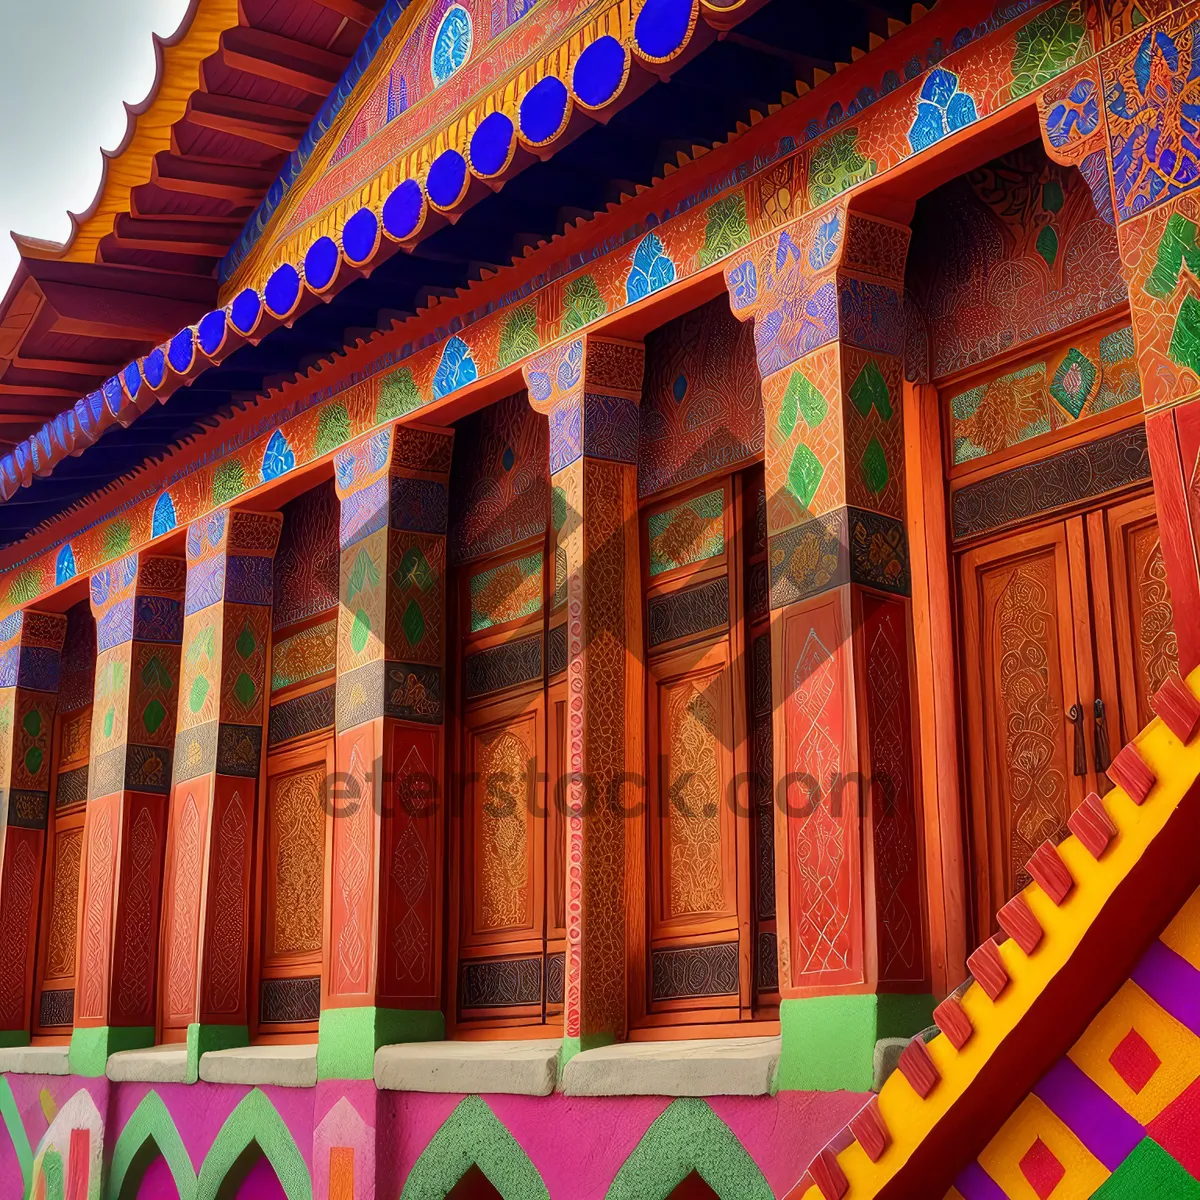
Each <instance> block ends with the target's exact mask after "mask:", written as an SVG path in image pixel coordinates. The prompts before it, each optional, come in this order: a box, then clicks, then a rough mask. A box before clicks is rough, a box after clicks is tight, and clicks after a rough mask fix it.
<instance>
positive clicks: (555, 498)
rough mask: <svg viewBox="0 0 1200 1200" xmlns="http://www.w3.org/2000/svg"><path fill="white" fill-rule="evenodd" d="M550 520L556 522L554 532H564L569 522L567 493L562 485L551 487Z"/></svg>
mask: <svg viewBox="0 0 1200 1200" xmlns="http://www.w3.org/2000/svg"><path fill="white" fill-rule="evenodd" d="M550 520H551V521H553V522H554V532H555V533H562V528H563V526H564V525H565V524H566V523H567V493H566V491H565V489H564V488H562V487H561V486H557V485H556V486H555V487H553V488H551V489H550Z"/></svg>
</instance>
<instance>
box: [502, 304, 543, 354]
mask: <svg viewBox="0 0 1200 1200" xmlns="http://www.w3.org/2000/svg"><path fill="white" fill-rule="evenodd" d="M540 349H541V343H540V342H539V341H538V333H537V309H536V308H534V306H533V305H532V304H522V305H521V307H520V308H518V309H515V310H514V311H513V313H512V315H511V316H510V317H509V318H508V320H507V321H505V322H504V328H503V329H502V330H501V331H500V365H501V366H502V367H507V366H511V365H512V364H513V363H515V362H519V361H520V360H521V359H523V358H527V357H528V356H529V355H531V354H536V353H537V352H538V351H539V350H540Z"/></svg>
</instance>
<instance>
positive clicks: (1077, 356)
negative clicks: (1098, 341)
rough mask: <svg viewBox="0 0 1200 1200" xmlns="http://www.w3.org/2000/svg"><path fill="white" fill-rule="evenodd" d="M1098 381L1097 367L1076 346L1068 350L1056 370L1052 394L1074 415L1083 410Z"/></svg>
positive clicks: (1051, 381) (1076, 415) (1051, 385)
mask: <svg viewBox="0 0 1200 1200" xmlns="http://www.w3.org/2000/svg"><path fill="white" fill-rule="evenodd" d="M1095 382H1096V367H1095V364H1094V363H1093V362H1092V360H1091V359H1090V358H1088V357H1087V355H1086V354H1081V353H1080V352H1079V351H1078V350H1076V349H1075V347H1074V346H1072V347H1071V349H1070V350H1069V351H1067V356H1066V357H1065V358H1064V359H1063V360H1062V362H1061V363H1060V364H1059V367H1058V370H1057V371H1055V372H1054V378H1053V379H1052V380H1050V395H1052V396H1053V397H1054V398H1055V400H1057V401H1058V402H1059V404H1061V405H1062V406H1063V408H1065V409H1066V410H1067V412H1069V413H1070V414H1071V416H1073V417H1076V418H1077V417H1078V416H1079V414H1080V413H1081V412H1083V406H1084V405H1085V404H1086V403H1087V399H1088V396H1090V395H1091V394H1092V384H1094V383H1095Z"/></svg>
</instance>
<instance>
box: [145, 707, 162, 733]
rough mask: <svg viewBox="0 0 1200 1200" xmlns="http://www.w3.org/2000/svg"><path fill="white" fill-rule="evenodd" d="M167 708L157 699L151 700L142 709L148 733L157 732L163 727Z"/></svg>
mask: <svg viewBox="0 0 1200 1200" xmlns="http://www.w3.org/2000/svg"><path fill="white" fill-rule="evenodd" d="M166 715H167V710H166V709H165V708H164V707H163V706H162V704H160V703H159V701H158V700H157V699H154V700H151V701H150V703H149V704H147V705H146V707H145V708H144V709H143V710H142V725H143V726H144V727H145V729H146V732H147V733H157V732H158V731H159V728H160V727H161V725H162V723H163V720H164V718H165V717H166Z"/></svg>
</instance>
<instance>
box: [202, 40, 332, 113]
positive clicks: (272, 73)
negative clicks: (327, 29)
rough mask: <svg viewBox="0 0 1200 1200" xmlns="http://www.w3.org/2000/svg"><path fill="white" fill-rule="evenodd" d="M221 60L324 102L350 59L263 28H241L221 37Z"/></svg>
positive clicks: (238, 69) (247, 72) (249, 73)
mask: <svg viewBox="0 0 1200 1200" xmlns="http://www.w3.org/2000/svg"><path fill="white" fill-rule="evenodd" d="M221 58H222V60H223V61H224V63H225V65H226V66H227V67H231V68H233V69H234V70H237V71H245V72H246V74H248V75H256V76H258V77H259V78H260V79H269V80H271V81H272V82H273V83H280V84H283V85H284V86H286V87H294V88H299V89H300V90H301V91H303V92H308V93H309V94H310V95H313V96H320V97H321V98H322V99H324V98H325V97H326V96H327V95H329V90H330V88H332V87H333V85H334V84H335V83H337V81H338V79H339V78H340V76H341V74H342V72H343V71H344V70H345V69H346V66H347V65H348V63H349V62H350V60H349V59H348V58H346V57H344V56H343V55H341V54H334V53H333V52H332V51H330V50H322V49H320V48H319V47H317V46H310V45H308V44H307V43H306V42H298V41H295V40H294V39H292V38H286V37H281V36H280V35H279V34H277V33H268V32H266V30H263V29H250V28H247V27H246V26H238V27H237V28H236V29H227V30H226V31H225V32H224V33H223V34H222V35H221Z"/></svg>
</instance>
